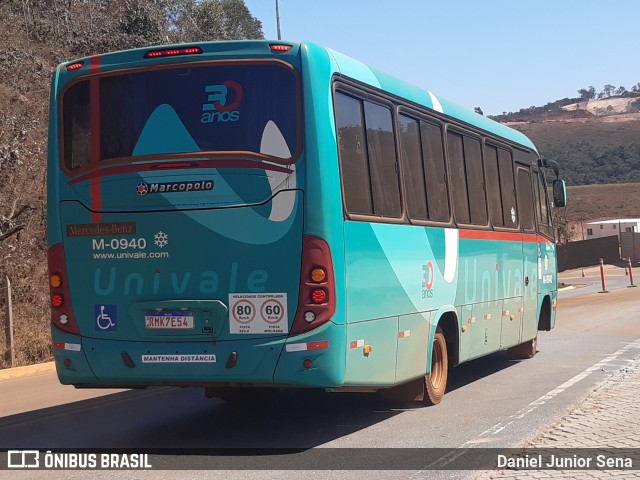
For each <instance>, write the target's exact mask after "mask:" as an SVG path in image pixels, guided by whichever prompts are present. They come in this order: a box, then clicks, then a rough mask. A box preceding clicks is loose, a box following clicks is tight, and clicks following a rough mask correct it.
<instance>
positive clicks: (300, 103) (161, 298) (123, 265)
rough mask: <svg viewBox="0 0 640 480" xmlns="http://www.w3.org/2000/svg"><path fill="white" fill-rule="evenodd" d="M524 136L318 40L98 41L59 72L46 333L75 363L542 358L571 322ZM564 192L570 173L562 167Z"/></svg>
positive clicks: (295, 370) (322, 367)
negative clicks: (101, 49)
mask: <svg viewBox="0 0 640 480" xmlns="http://www.w3.org/2000/svg"><path fill="white" fill-rule="evenodd" d="M547 167H550V168H551V169H553V170H555V175H556V177H557V176H558V168H557V164H555V163H554V162H552V161H546V160H543V159H541V158H540V157H539V155H538V153H537V151H536V148H535V147H534V145H533V144H532V143H531V141H530V140H529V139H527V138H526V137H525V136H524V135H523V134H521V133H519V132H517V131H515V130H512V129H510V128H508V127H506V126H503V125H501V124H498V123H496V122H494V121H492V120H490V119H488V118H485V117H484V116H481V115H478V114H476V113H474V112H470V111H467V110H465V109H463V108H460V107H458V106H456V105H455V104H453V103H450V102H448V101H446V100H445V99H443V98H440V97H438V96H436V95H435V94H433V93H432V92H430V91H427V90H424V89H421V88H417V87H415V86H412V85H410V84H408V83H405V82H404V81H401V80H399V79H397V78H394V77H392V76H390V75H388V74H386V73H383V72H380V71H378V70H376V69H374V68H370V67H368V66H366V65H365V64H363V63H361V62H359V61H356V60H354V59H351V58H349V57H347V56H345V55H342V54H340V53H338V52H336V51H334V50H331V49H328V48H323V47H321V46H319V45H316V44H313V43H299V44H293V43H287V42H280V41H278V42H269V41H238V42H211V43H198V44H193V45H174V46H168V47H167V46H162V47H153V48H143V49H136V50H128V51H122V52H115V53H107V54H103V55H95V56H91V57H87V58H83V59H79V60H75V61H72V62H68V63H64V64H62V65H60V66H59V67H58V68H57V70H56V71H55V73H54V75H53V81H52V88H51V104H50V129H49V150H48V262H49V283H50V293H51V312H52V338H53V350H54V356H55V362H56V368H57V372H58V376H59V379H60V381H61V382H62V383H63V384H72V385H75V386H77V387H86V388H90V387H124V388H136V387H146V386H155V385H171V386H197V387H203V388H204V389H205V394H206V395H207V396H209V397H215V396H220V397H222V398H226V399H230V398H242V397H247V396H248V397H251V396H254V395H256V394H257V393H258V392H264V391H265V390H264V389H266V388H268V387H315V388H324V389H326V390H328V391H335V392H340V391H383V392H385V393H388V394H391V395H392V396H393V395H395V396H397V397H399V398H403V399H408V400H416V401H423V402H424V403H425V404H435V403H438V402H439V401H440V400H441V398H442V396H443V394H444V392H445V389H446V383H447V375H448V371H449V367H451V366H457V365H459V364H461V363H463V362H465V361H468V360H471V359H474V358H478V357H480V356H483V355H487V354H490V353H492V352H496V351H499V350H506V349H510V351H511V352H512V353H514V354H516V355H519V356H522V357H530V356H533V354H534V353H535V351H536V338H537V332H538V331H539V330H550V329H551V328H553V326H554V323H555V310H556V298H557V267H556V249H555V245H554V242H553V238H554V236H553V227H552V223H551V202H550V201H549V198H548V193H547V190H548V188H547V180H546V177H545V173H544V170H545V169H547ZM553 192H554V197H555V198H554V204H555V206H556V207H561V206H563V205H564V201H565V198H564V197H565V195H564V183H563V181H562V180H559V179H557V180H554V188H553Z"/></svg>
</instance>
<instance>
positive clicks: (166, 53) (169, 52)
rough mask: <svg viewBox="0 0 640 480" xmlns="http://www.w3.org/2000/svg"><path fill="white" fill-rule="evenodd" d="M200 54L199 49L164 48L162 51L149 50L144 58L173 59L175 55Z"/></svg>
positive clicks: (200, 50)
mask: <svg viewBox="0 0 640 480" xmlns="http://www.w3.org/2000/svg"><path fill="white" fill-rule="evenodd" d="M199 53H202V49H201V48H200V47H184V48H165V49H162V50H151V51H149V52H147V53H145V54H144V58H158V57H175V56H177V55H196V54H199Z"/></svg>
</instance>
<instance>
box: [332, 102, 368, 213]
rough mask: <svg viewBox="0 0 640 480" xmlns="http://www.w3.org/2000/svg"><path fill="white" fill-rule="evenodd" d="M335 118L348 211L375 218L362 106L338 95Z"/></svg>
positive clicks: (343, 187)
mask: <svg viewBox="0 0 640 480" xmlns="http://www.w3.org/2000/svg"><path fill="white" fill-rule="evenodd" d="M335 116H336V127H337V129H338V150H339V154H340V166H341V170H342V190H343V193H344V201H345V208H346V209H347V212H349V213H356V214H358V213H359V214H365V215H371V214H372V213H373V200H372V197H371V180H370V178H369V165H368V162H367V155H366V152H367V146H366V141H365V133H364V121H363V115H362V103H361V102H360V100H357V99H355V98H353V97H349V96H347V95H344V94H342V93H339V92H336V94H335Z"/></svg>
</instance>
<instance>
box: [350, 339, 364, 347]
mask: <svg viewBox="0 0 640 480" xmlns="http://www.w3.org/2000/svg"><path fill="white" fill-rule="evenodd" d="M362 347H364V338H361V339H360V340H353V341H352V342H351V343H350V344H349V348H362Z"/></svg>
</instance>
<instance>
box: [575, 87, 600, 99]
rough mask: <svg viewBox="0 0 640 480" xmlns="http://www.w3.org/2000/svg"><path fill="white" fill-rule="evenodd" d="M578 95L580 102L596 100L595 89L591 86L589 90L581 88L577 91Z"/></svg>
mask: <svg viewBox="0 0 640 480" xmlns="http://www.w3.org/2000/svg"><path fill="white" fill-rule="evenodd" d="M578 95H580V98H581V99H582V100H591V99H592V98H596V89H595V87H594V86H593V85H591V86H590V87H589V88H581V89H580V90H578Z"/></svg>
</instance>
